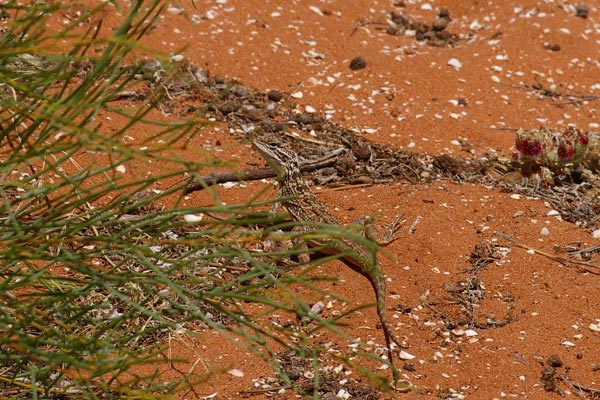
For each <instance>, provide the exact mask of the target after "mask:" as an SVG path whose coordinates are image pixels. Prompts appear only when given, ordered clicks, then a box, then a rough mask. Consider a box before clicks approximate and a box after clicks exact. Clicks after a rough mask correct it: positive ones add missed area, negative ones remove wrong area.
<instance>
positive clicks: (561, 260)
mask: <svg viewBox="0 0 600 400" xmlns="http://www.w3.org/2000/svg"><path fill="white" fill-rule="evenodd" d="M494 235H496V236H498V237H500V238H502V239H504V240H506V241H507V242H509V243H512V244H514V245H515V246H517V247H520V248H522V249H525V250H527V251H531V252H533V253H535V254H539V255H541V256H544V257H547V258H549V259H551V260H553V261H556V262H559V263H561V264H562V265H564V266H565V267H569V266H571V264H577V265H583V266H586V267H589V268H594V269H596V270H598V269H600V267H598V266H597V265H596V264H593V263H590V262H587V261H579V260H569V259H568V258H563V257H558V256H555V255H552V254H550V253H546V252H545V251H542V250H538V249H534V248H533V247H529V246H527V245H525V244H523V243H520V242H517V241H516V240H514V239H513V238H511V237H510V236H508V235H505V234H504V233H501V232H494ZM583 269H584V270H586V271H587V272H590V273H592V274H598V272H596V271H591V270H589V269H587V268H583Z"/></svg>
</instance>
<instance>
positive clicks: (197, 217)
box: [183, 214, 204, 224]
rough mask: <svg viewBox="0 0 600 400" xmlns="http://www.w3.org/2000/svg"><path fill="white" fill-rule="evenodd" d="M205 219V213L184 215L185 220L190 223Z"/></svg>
mask: <svg viewBox="0 0 600 400" xmlns="http://www.w3.org/2000/svg"><path fill="white" fill-rule="evenodd" d="M203 219H204V215H202V214H200V215H195V214H185V215H184V216H183V220H184V221H185V222H187V223H188V224H195V223H197V222H200V221H202V220H203Z"/></svg>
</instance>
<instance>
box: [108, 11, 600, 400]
mask: <svg viewBox="0 0 600 400" xmlns="http://www.w3.org/2000/svg"><path fill="white" fill-rule="evenodd" d="M588 6H589V15H587V18H582V17H581V16H579V17H578V16H576V15H575V7H574V5H572V4H570V3H568V2H566V1H559V0H554V1H553V0H548V1H544V2H539V1H510V0H508V1H507V0H502V1H500V0H490V1H467V0H454V1H441V0H440V1H435V0H432V1H417V0H412V1H411V0H407V1H398V2H392V1H374V0H371V1H367V0H355V1H351V2H350V1H343V0H311V1H304V0H302V1H299V0H286V1H283V0H263V1H248V0H216V1H215V0H210V1H209V0H195V1H194V4H192V2H186V1H179V2H178V3H172V4H171V6H169V8H168V9H167V11H166V13H165V14H164V17H163V18H161V19H160V20H159V21H158V23H157V25H156V27H155V29H154V30H153V32H152V33H151V34H150V35H149V37H148V38H146V39H145V40H146V41H147V44H148V45H149V46H151V47H153V48H157V49H159V50H161V51H165V52H170V53H172V54H174V55H177V54H181V55H183V56H184V57H186V58H187V59H188V60H189V61H190V62H191V63H193V64H195V65H197V66H199V67H201V68H203V69H206V70H208V71H209V72H210V75H211V76H217V75H219V76H223V77H225V78H226V79H227V80H230V79H236V80H238V81H239V82H240V83H242V84H243V85H245V86H247V87H253V88H257V89H258V90H260V91H264V92H266V91H268V90H271V89H276V90H279V91H282V92H284V93H285V94H286V96H291V98H293V99H294V101H295V102H296V104H297V108H298V110H299V111H300V112H304V111H306V110H309V111H310V110H312V109H314V110H316V112H318V113H324V115H327V116H328V118H330V120H329V121H331V122H332V123H336V124H339V125H340V126H342V127H344V128H346V129H352V130H353V131H354V132H356V133H358V134H359V135H361V136H363V137H365V138H366V139H368V140H370V141H372V142H375V143H379V144H383V145H386V146H391V147H393V148H396V149H401V150H411V151H416V152H418V153H431V154H437V155H439V154H450V155H452V156H455V157H463V158H466V157H472V158H477V157H481V156H483V155H485V154H500V155H504V156H508V157H510V156H511V153H512V151H513V150H512V147H513V145H514V142H515V129H516V128H526V129H530V128H538V127H540V126H541V125H544V126H548V127H552V128H556V129H563V128H564V127H565V126H567V125H568V124H573V125H575V126H578V127H580V128H581V129H584V130H587V129H597V128H598V123H597V110H596V108H597V107H598V104H600V103H599V102H598V101H597V100H595V99H591V100H590V101H586V102H570V100H572V97H567V96H564V95H563V96H560V97H552V96H543V95H541V94H540V93H541V91H540V90H537V91H536V90H534V87H535V88H538V89H540V88H541V90H549V91H551V92H553V93H556V92H561V93H562V94H571V95H581V94H589V95H598V94H600V93H599V89H600V74H599V61H598V57H597V54H598V46H599V43H600V14H599V11H600V7H599V4H598V3H597V2H593V1H589V2H588ZM441 8H447V9H448V10H449V13H450V17H451V21H450V23H449V24H448V26H447V29H448V31H449V32H451V33H453V34H456V35H460V37H461V39H460V40H458V41H457V42H456V43H455V44H454V45H453V46H441V47H439V46H430V45H426V44H424V43H423V42H418V41H416V40H415V38H414V37H411V36H407V35H391V34H389V33H387V32H386V31H385V28H386V25H385V24H365V25H362V26H359V25H360V24H361V22H364V21H368V22H384V21H385V20H386V19H387V18H388V17H389V13H390V12H391V11H395V12H396V13H404V14H407V15H410V16H412V17H413V18H415V19H416V20H419V21H422V22H425V23H427V24H431V23H432V21H433V20H434V18H435V17H436V15H437V14H438V12H439V11H440V9H441ZM109 20H110V16H107V21H109ZM356 27H358V29H356V30H355V29H354V28H356ZM359 56H360V57H362V58H363V59H364V61H365V64H366V66H365V68H363V69H359V70H352V69H351V68H350V67H349V65H350V62H351V60H353V59H354V58H356V57H359ZM534 85H535V86H534ZM569 102H570V103H569ZM132 134H135V132H133V133H132ZM190 143H191V146H192V148H190V149H189V150H190V153H189V156H193V153H194V150H196V149H202V148H205V147H208V146H214V145H215V144H217V143H220V144H221V145H222V146H225V148H227V151H226V152H223V154H224V155H223V157H226V158H231V159H237V160H239V162H240V165H241V167H244V168H246V167H248V165H246V164H245V163H246V162H253V163H255V164H259V165H262V164H263V161H262V159H261V158H260V157H259V156H258V154H256V153H254V152H253V151H252V150H251V149H250V147H249V146H248V145H246V144H239V143H238V142H237V141H236V140H235V139H234V138H233V137H232V136H230V135H229V133H228V130H227V129H225V128H223V127H222V126H220V127H219V126H217V127H211V128H207V129H205V130H203V131H201V132H200V133H199V134H198V135H197V137H194V138H193V140H192V141H191V142H190ZM193 146H197V147H196V149H195V148H194V147H193ZM264 185H265V184H264V183H261V182H251V183H249V186H248V188H234V189H222V190H221V192H220V194H221V196H222V197H223V199H225V200H226V201H227V202H229V203H233V202H236V201H239V202H243V201H245V200H246V199H248V198H250V196H251V193H256V192H257V191H259V190H260V189H261V188H263V187H264ZM314 189H315V192H316V193H317V194H318V196H319V198H320V199H321V200H322V201H323V202H324V203H325V204H326V205H327V206H328V207H329V208H330V210H331V211H332V213H333V214H335V216H336V217H338V218H339V219H340V220H341V221H344V222H350V221H352V220H354V219H355V218H357V217H359V216H363V215H371V214H374V213H376V214H378V215H380V221H381V222H382V223H387V222H390V221H391V220H392V219H393V217H394V216H395V215H396V214H397V213H399V212H403V213H405V219H406V223H405V225H404V226H403V227H402V228H401V230H400V232H399V238H400V239H399V240H397V241H395V242H393V243H392V244H390V245H389V246H388V247H387V248H386V250H387V252H388V253H389V255H390V257H387V258H386V257H382V258H381V263H382V266H383V269H384V270H385V272H386V274H387V275H388V276H389V282H388V285H389V288H388V291H389V295H388V299H387V304H388V312H389V314H390V317H391V320H392V323H393V325H394V328H395V329H396V332H397V334H398V335H399V336H400V337H402V338H403V339H404V340H405V341H406V343H407V344H408V346H409V347H408V349H406V351H407V352H408V353H410V354H411V355H414V356H415V358H414V359H411V360H404V361H403V362H401V363H400V365H399V366H400V367H404V368H403V370H402V374H403V376H404V378H406V379H407V380H409V381H411V382H412V383H413V384H414V385H415V389H414V390H413V391H411V392H409V393H405V394H400V393H398V394H397V395H398V396H399V397H401V398H406V399H422V398H469V399H495V398H497V399H501V398H518V399H559V398H589V399H591V398H598V397H593V396H594V395H595V396H600V395H599V394H597V393H596V394H594V393H593V392H590V391H583V390H581V389H578V387H577V385H581V386H583V387H584V388H588V389H600V387H599V386H598V382H596V381H597V380H598V379H599V377H598V374H600V372H598V368H597V366H598V365H600V347H599V346H598V340H599V333H598V332H596V331H593V330H591V329H590V328H589V327H590V324H596V323H598V319H600V300H599V299H600V297H599V296H598V289H599V285H598V277H597V276H596V275H594V274H590V273H586V272H583V271H582V270H581V269H579V268H577V267H576V266H575V265H571V266H568V267H567V266H564V265H562V264H560V263H558V262H556V261H553V260H550V259H548V258H546V257H543V256H541V255H539V254H533V253H532V252H528V251H526V250H525V249H522V248H519V247H517V246H514V245H511V244H510V243H508V242H506V241H504V240H502V239H501V238H499V237H497V236H495V235H494V232H501V233H504V234H506V235H510V236H511V237H512V238H514V239H515V240H517V241H519V242H521V243H524V244H526V245H528V246H531V247H534V248H536V249H539V250H541V251H545V252H548V253H550V254H554V250H555V246H567V245H569V244H578V245H579V246H580V247H588V246H592V245H595V244H598V240H597V239H593V238H592V236H591V235H590V229H591V228H588V229H582V228H579V227H578V226H576V225H575V224H573V223H569V222H565V221H563V220H561V218H560V216H557V215H554V213H553V212H551V207H550V206H549V205H548V204H547V203H545V202H544V201H543V200H540V199H534V198H527V197H526V196H523V195H518V196H517V195H515V194H514V193H510V192H502V191H500V190H499V189H498V188H495V187H489V186H485V185H482V184H471V183H470V184H460V183H459V182H456V181H448V180H445V181H439V182H433V183H423V184H420V183H409V182H406V181H397V182H394V183H389V184H382V185H370V186H366V187H359V188H349V189H347V190H343V191H334V190H330V189H328V188H327V186H323V187H315V188H314ZM270 193H271V194H272V195H273V196H274V195H275V194H274V192H270ZM188 201H189V202H190V203H195V202H207V201H209V198H208V197H205V196H204V195H203V194H202V193H195V194H193V195H192V196H190V198H189V200H188ZM415 222H418V223H417V224H414V225H413V223H415ZM411 227H412V228H413V229H411ZM543 228H546V229H545V230H543ZM478 244H479V245H480V246H482V247H480V249H481V248H488V249H490V248H493V249H496V246H498V247H500V246H502V247H506V248H507V249H510V250H511V251H510V252H508V253H506V254H505V255H504V256H499V258H497V259H494V260H493V262H492V263H490V264H488V265H487V266H485V267H484V268H481V270H480V271H478V273H477V274H472V273H469V272H465V270H467V269H469V268H472V264H470V263H469V258H470V256H471V254H472V252H473V251H474V250H475V248H476V245H478ZM486 246H487V247H486ZM321 271H322V272H323V273H324V274H329V275H334V276H337V277H339V281H338V282H337V283H336V284H335V285H334V284H331V283H330V284H327V283H323V287H325V288H328V289H331V291H332V292H334V293H335V294H336V295H339V296H341V297H343V298H345V299H348V301H349V302H351V303H352V304H351V305H352V306H357V305H360V304H369V303H372V302H373V301H374V299H373V294H372V292H371V289H370V287H369V284H368V282H367V281H366V280H365V279H363V278H361V277H357V276H356V274H355V273H354V272H353V271H351V270H350V269H348V268H346V267H345V266H344V265H343V264H341V263H336V262H334V263H329V264H326V265H323V266H322V267H321ZM474 278H476V279H477V281H473V279H474ZM461 282H462V283H463V284H464V282H469V285H470V286H469V285H468V286H469V287H468V290H467V289H464V287H461V286H460V285H461ZM465 290H467V292H469V291H470V292H469V293H470V294H472V295H476V292H477V291H479V292H481V293H482V298H480V299H478V300H477V309H476V310H475V311H474V316H475V318H474V319H473V320H465V317H464V315H463V313H462V312H461V306H460V305H459V304H457V300H456V295H457V294H465V293H466V292H465ZM479 292H477V293H479ZM299 293H301V292H299ZM474 293H475V294H474ZM453 294H454V295H455V297H453ZM334 307H339V308H340V309H343V306H342V305H341V304H339V303H336V304H335V305H334ZM403 310H404V311H406V310H408V311H409V312H403ZM344 322H345V323H347V328H345V329H346V330H347V332H349V333H350V334H352V335H355V336H358V337H361V338H362V339H363V340H369V339H373V340H374V341H375V342H376V343H377V344H379V345H382V344H383V333H382V332H381V330H379V329H375V328H376V326H377V324H378V319H377V315H376V312H375V309H374V308H373V307H369V308H366V309H363V310H361V311H360V312H358V313H355V314H353V315H351V316H349V317H347V318H346V319H345V320H344ZM466 331H467V332H466ZM322 335H323V340H332V341H336V345H337V347H338V348H342V349H343V348H347V345H348V344H349V342H346V341H345V340H344V339H341V338H337V337H335V336H333V335H331V334H327V333H322ZM169 344H170V346H171V353H170V355H172V356H173V357H178V358H180V357H182V358H185V359H186V360H187V362H182V363H178V364H176V365H172V366H171V365H164V366H161V367H160V368H161V371H162V373H163V377H164V379H165V380H169V379H180V378H182V377H183V376H186V377H187V379H188V381H189V382H190V384H191V387H190V388H188V389H184V390H182V391H181V392H180V394H179V396H180V398H182V399H183V398H185V399H199V398H208V397H211V396H212V395H214V398H219V399H234V398H240V397H242V396H243V395H244V393H245V395H246V396H248V397H249V398H255V399H259V398H266V397H274V398H295V397H296V396H298V395H297V393H295V392H293V391H291V390H287V391H284V392H282V393H279V394H276V395H267V394H264V393H261V392H260V390H259V389H260V384H262V383H265V382H267V383H268V382H271V381H272V379H273V378H274V377H275V375H274V374H273V372H272V371H271V370H270V369H269V367H268V366H267V365H265V364H264V363H263V362H262V361H261V360H260V359H258V358H257V357H256V356H253V355H252V354H250V353H249V352H247V351H245V350H243V349H241V348H240V347H238V346H236V345H235V344H233V343H231V342H230V341H228V340H227V339H225V338H223V337H221V336H219V335H218V334H216V333H214V332H203V333H198V334H195V335H188V336H182V337H176V338H173V339H172V340H171V341H170V343H169ZM552 355H556V356H557V358H558V359H560V360H561V361H562V366H559V365H558V363H557V362H555V363H554V364H553V366H554V367H555V371H556V373H557V374H558V375H560V376H562V377H565V378H567V379H568V382H566V381H562V380H561V379H560V378H557V379H546V380H542V379H541V377H542V373H543V371H544V369H548V367H549V365H548V359H549V357H550V356H552ZM152 368H155V366H152V367H151V368H150V369H152ZM234 368H235V369H237V370H240V371H242V372H243V376H242V377H236V376H233V375H232V374H230V373H227V371H229V370H231V369H234ZM380 372H381V371H380ZM382 373H385V371H383V372H382ZM558 375H555V376H554V378H556V377H557V376H558ZM345 377H346V378H347V379H349V380H350V381H353V382H360V383H361V384H362V385H364V386H363V387H373V388H374V386H373V384H372V383H371V384H369V382H368V380H366V379H364V378H360V376H358V374H357V373H356V372H352V373H349V374H348V375H345ZM546 378H548V377H547V376H546ZM270 380H271V381H270ZM549 381H550V383H548V382H549ZM369 385H371V386H369ZM552 385H554V386H552ZM340 387H341V388H343V387H344V386H343V384H341V386H340ZM548 390H552V391H548ZM244 391H245V392H244ZM377 395H380V396H381V398H388V397H390V394H385V393H379V394H378V392H376V391H372V392H368V391H367V392H364V393H362V394H360V393H355V394H354V395H353V396H352V397H350V398H351V399H352V398H376V396H377ZM206 396H208V397H206ZM361 396H362V397H361ZM369 396H372V397H369ZM323 398H333V397H323Z"/></svg>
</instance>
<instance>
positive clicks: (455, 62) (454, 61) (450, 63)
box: [448, 58, 463, 69]
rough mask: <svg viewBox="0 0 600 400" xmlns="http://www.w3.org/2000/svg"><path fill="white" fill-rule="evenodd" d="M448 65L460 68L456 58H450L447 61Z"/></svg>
mask: <svg viewBox="0 0 600 400" xmlns="http://www.w3.org/2000/svg"><path fill="white" fill-rule="evenodd" d="M448 65H449V66H451V67H454V68H456V69H461V68H462V66H463V65H462V63H461V62H460V61H458V59H456V58H451V59H449V60H448Z"/></svg>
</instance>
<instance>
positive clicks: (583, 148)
mask: <svg viewBox="0 0 600 400" xmlns="http://www.w3.org/2000/svg"><path fill="white" fill-rule="evenodd" d="M589 143H590V134H589V133H588V132H581V130H579V129H577V128H575V127H573V126H568V127H567V128H566V129H565V130H564V131H563V132H562V133H559V132H558V131H553V130H550V129H547V128H541V129H540V130H530V131H526V130H523V129H519V130H518V131H517V137H516V141H515V148H516V150H517V153H516V157H515V158H516V159H517V160H519V161H521V162H524V163H531V162H535V163H536V164H539V165H541V166H544V167H547V168H550V169H552V170H555V171H556V170H559V169H562V168H563V167H565V166H567V165H577V164H579V163H581V162H582V161H584V160H585V158H586V155H587V153H588V147H589Z"/></svg>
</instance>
